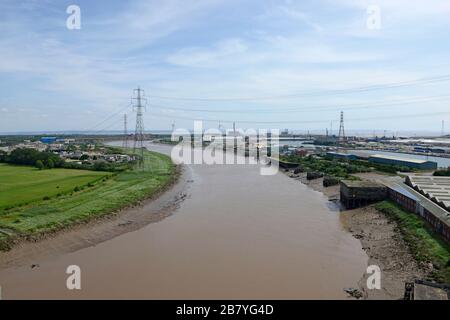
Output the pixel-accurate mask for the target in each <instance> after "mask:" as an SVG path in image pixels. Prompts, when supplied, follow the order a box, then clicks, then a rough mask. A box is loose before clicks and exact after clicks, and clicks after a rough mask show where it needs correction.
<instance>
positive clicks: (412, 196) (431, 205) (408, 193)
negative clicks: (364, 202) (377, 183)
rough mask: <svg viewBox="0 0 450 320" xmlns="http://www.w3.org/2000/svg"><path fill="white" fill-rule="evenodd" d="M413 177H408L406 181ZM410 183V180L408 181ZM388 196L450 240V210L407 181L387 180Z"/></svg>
mask: <svg viewBox="0 0 450 320" xmlns="http://www.w3.org/2000/svg"><path fill="white" fill-rule="evenodd" d="M408 179H409V180H410V179H411V178H406V181H408ZM407 183H408V182H407ZM383 184H385V185H386V187H387V188H388V197H389V199H390V200H392V201H394V202H395V203H397V204H398V205H399V206H400V207H402V208H403V209H404V210H406V211H408V212H411V213H415V214H417V215H419V216H420V217H422V218H423V219H424V220H425V221H427V222H428V224H429V225H430V227H431V228H432V229H433V230H434V231H435V232H436V233H437V234H439V235H441V236H442V237H443V238H444V239H445V240H446V241H448V242H450V212H449V211H447V210H446V209H444V208H443V207H441V206H440V205H438V204H437V203H435V202H434V201H432V200H431V199H429V198H427V197H426V196H424V195H422V194H421V193H419V192H417V191H416V190H415V189H413V188H411V187H409V186H408V185H407V184H406V183H403V182H402V181H401V180H400V181H395V180H391V181H388V180H385V181H383Z"/></svg>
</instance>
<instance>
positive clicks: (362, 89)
mask: <svg viewBox="0 0 450 320" xmlns="http://www.w3.org/2000/svg"><path fill="white" fill-rule="evenodd" d="M449 80H450V75H441V76H434V77H426V78H421V79H417V80H408V81H400V82H391V83H387V84H379V85H371V86H364V87H356V88H349V89H332V90H331V89H329V90H316V91H311V92H300V93H295V94H287V95H274V96H262V97H235V98H233V97H218V98H195V97H169V96H159V95H150V96H149V97H152V98H155V99H163V100H176V101H209V102H212V101H251V100H253V101H256V100H275V99H290V98H298V97H306V96H318V95H319V96H323V95H330V94H331V95H341V94H349V93H355V92H356V93H358V92H367V91H374V90H382V89H393V88H400V87H405V86H411V85H418V84H430V83H436V82H443V81H449Z"/></svg>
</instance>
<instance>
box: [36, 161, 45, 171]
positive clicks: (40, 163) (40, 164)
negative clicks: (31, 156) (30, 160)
mask: <svg viewBox="0 0 450 320" xmlns="http://www.w3.org/2000/svg"><path fill="white" fill-rule="evenodd" d="M36 168H38V169H39V170H43V169H45V166H44V163H43V162H42V160H37V161H36Z"/></svg>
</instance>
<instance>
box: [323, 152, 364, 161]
mask: <svg viewBox="0 0 450 320" xmlns="http://www.w3.org/2000/svg"><path fill="white" fill-rule="evenodd" d="M327 158H332V159H342V160H356V159H358V157H357V156H355V155H354V154H349V153H340V152H327Z"/></svg>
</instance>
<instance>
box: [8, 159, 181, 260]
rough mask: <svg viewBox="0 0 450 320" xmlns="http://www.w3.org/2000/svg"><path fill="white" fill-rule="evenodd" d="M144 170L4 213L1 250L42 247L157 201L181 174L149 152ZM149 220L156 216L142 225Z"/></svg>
mask: <svg viewBox="0 0 450 320" xmlns="http://www.w3.org/2000/svg"><path fill="white" fill-rule="evenodd" d="M144 165H145V166H144V169H145V170H142V168H137V167H136V168H135V169H133V170H128V171H125V172H121V173H118V174H116V175H114V176H113V177H111V178H110V179H107V180H106V179H105V180H104V181H101V182H99V183H97V184H95V185H90V186H87V187H85V188H78V187H77V190H76V191H74V192H71V193H70V194H67V195H61V196H58V197H55V198H52V199H48V200H42V201H36V202H33V203H31V204H29V205H26V206H22V207H18V208H14V209H10V210H5V211H4V212H2V214H1V215H0V231H1V230H3V231H4V232H2V233H1V237H0V246H1V247H2V248H3V249H6V250H8V249H11V248H12V247H14V246H18V245H20V244H21V243H25V242H38V241H39V242H40V241H42V240H44V239H47V238H49V237H54V236H56V235H58V234H60V233H64V232H70V231H73V230H80V229H82V228H83V226H86V225H90V224H97V223H99V222H103V221H105V220H110V219H111V220H115V219H116V218H117V217H120V216H121V213H123V212H124V211H126V210H128V209H133V208H134V207H138V206H139V205H140V203H142V202H144V201H150V200H151V199H154V198H156V197H158V196H159V195H160V194H162V193H163V192H164V191H165V190H167V189H169V188H170V187H171V186H172V185H173V184H174V183H175V182H176V181H177V179H178V177H179V174H180V172H179V168H177V167H176V166H175V165H174V164H173V163H172V161H171V159H170V157H167V156H166V155H162V154H158V153H153V152H147V153H146V155H145V161H144ZM153 219H156V217H152V218H151V219H150V218H147V219H146V221H147V220H148V222H150V221H151V220H153ZM132 225H133V224H132V223H126V224H124V225H122V227H121V229H122V230H123V231H125V232H126V231H127V230H131V229H130V228H132V227H133V226H132ZM5 230H6V231H7V232H5ZM0 260H1V261H2V263H3V262H4V259H0Z"/></svg>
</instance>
